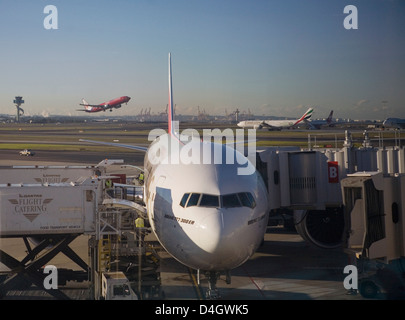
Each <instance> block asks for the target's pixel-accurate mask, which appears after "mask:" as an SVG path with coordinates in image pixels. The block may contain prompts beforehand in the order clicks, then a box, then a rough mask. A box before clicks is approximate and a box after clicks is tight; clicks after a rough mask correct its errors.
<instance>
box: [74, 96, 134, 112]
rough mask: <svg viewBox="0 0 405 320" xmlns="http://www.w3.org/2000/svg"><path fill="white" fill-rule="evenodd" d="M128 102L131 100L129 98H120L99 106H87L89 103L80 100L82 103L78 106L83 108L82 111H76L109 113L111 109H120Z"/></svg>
mask: <svg viewBox="0 0 405 320" xmlns="http://www.w3.org/2000/svg"><path fill="white" fill-rule="evenodd" d="M129 100H131V98H130V97H128V96H122V97H119V98H115V99H113V100H110V101H108V102H103V103H100V104H89V103H87V101H86V100H84V99H82V103H80V105H81V106H84V109H77V110H76V111H84V112H100V111H106V110H110V112H111V111H112V110H113V109H119V108H121V105H122V104H123V103H125V104H127V103H128V101H129Z"/></svg>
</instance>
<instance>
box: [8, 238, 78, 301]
mask: <svg viewBox="0 0 405 320" xmlns="http://www.w3.org/2000/svg"><path fill="white" fill-rule="evenodd" d="M76 237H77V235H66V236H64V237H63V238H58V241H57V242H56V243H54V241H53V238H45V239H43V240H42V241H41V242H40V243H39V244H38V245H37V246H36V247H35V248H33V249H32V250H31V249H28V248H27V249H28V254H27V256H26V257H25V258H24V259H23V260H21V262H20V261H18V260H17V259H15V258H13V257H12V256H10V255H9V254H7V253H6V252H4V251H2V250H0V262H2V263H3V264H4V265H6V266H7V267H8V268H9V269H11V274H12V275H11V276H10V277H9V278H8V279H6V280H5V281H4V282H3V283H1V284H0V297H1V296H2V295H5V294H6V293H7V291H9V290H11V289H13V288H16V287H19V286H20V285H26V286H27V285H28V286H29V285H31V284H32V283H33V284H35V285H36V286H37V287H38V288H43V289H44V290H45V288H44V280H45V278H46V275H45V274H43V273H42V271H41V267H43V266H44V265H46V263H48V262H49V261H50V260H52V259H53V258H54V257H55V256H56V255H57V254H58V253H59V252H64V253H65V254H66V252H67V253H68V254H69V255H71V252H70V251H71V249H70V248H69V249H67V248H68V245H69V244H70V243H71V242H72V241H73V240H74V239H75V238H76ZM26 244H27V243H26ZM51 244H52V245H54V246H53V247H52V248H51V249H49V250H48V251H47V252H46V253H45V254H43V255H41V256H38V255H39V253H40V252H41V251H43V250H44V249H46V248H47V247H48V246H49V245H51ZM73 256H74V255H73ZM30 260H31V262H29V263H27V262H28V261H30ZM83 263H84V262H83ZM46 292H48V293H49V294H51V295H52V296H54V297H55V298H57V299H62V300H68V299H69V297H68V296H66V295H65V294H64V293H63V292H61V291H60V290H58V289H50V290H46Z"/></svg>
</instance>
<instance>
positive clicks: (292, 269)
mask: <svg viewBox="0 0 405 320" xmlns="http://www.w3.org/2000/svg"><path fill="white" fill-rule="evenodd" d="M56 154H58V153H55V154H53V153H52V154H51V155H50V156H49V158H48V160H49V161H40V158H39V157H38V158H36V156H34V157H30V158H29V159H26V158H23V159H21V158H18V156H15V155H12V156H10V159H7V157H6V159H5V158H3V157H2V159H1V160H0V166H5V165H27V164H30V165H56V164H58V165H67V164H77V163H76V162H70V161H69V162H68V163H66V162H65V161H66V160H67V159H69V160H70V159H75V158H74V157H71V156H72V155H71V154H68V153H66V154H63V155H62V156H61V155H58V158H57V159H55V158H54V157H52V155H56ZM59 157H62V158H63V159H64V161H61V158H59ZM78 160H80V161H81V162H82V164H84V163H83V160H84V159H83V158H79V159H78ZM86 160H87V158H86ZM90 160H91V159H90ZM99 160H100V161H101V160H103V159H102V158H101V159H100V158H99V159H97V160H96V161H94V162H93V163H89V162H91V161H87V162H86V164H93V165H95V164H97V163H98V162H99ZM150 240H154V239H153V238H152V239H150ZM87 242H88V236H84V235H83V236H80V237H79V238H77V239H76V240H75V241H74V242H73V243H72V245H71V248H72V249H73V250H74V251H75V252H76V253H77V254H78V255H79V256H80V257H81V258H82V259H83V260H84V261H89V257H88V249H87ZM0 248H1V249H2V250H4V251H5V252H8V253H10V254H12V255H13V256H14V257H15V258H23V257H24V256H25V250H26V249H25V247H24V243H23V241H22V239H0ZM159 254H160V257H161V262H160V263H161V264H160V265H161V280H162V290H163V292H164V297H165V299H166V300H204V299H205V296H204V294H205V290H206V289H207V286H208V284H207V280H206V278H205V276H204V275H203V274H202V275H201V277H200V284H199V285H198V283H197V274H196V272H195V271H191V270H189V269H188V268H187V267H185V266H184V265H182V264H180V263H179V262H177V261H176V260H174V259H173V258H172V257H171V256H170V255H169V254H167V253H166V252H165V251H163V250H161V251H160V253H159ZM51 262H52V263H53V264H54V265H55V266H56V267H57V268H68V269H73V270H76V269H77V270H79V269H80V268H79V267H78V266H76V265H75V264H74V263H73V262H71V261H70V260H68V259H67V258H66V257H65V256H63V255H61V254H59V255H57V256H56V257H55V258H54V259H53V260H52V261H51ZM347 264H348V258H347V256H346V254H344V253H343V252H342V250H341V249H333V250H325V249H321V248H318V247H315V246H313V245H311V244H309V243H307V242H305V241H304V240H303V239H302V238H301V237H300V236H299V235H298V234H297V233H296V232H295V231H287V230H285V229H284V228H283V227H277V226H276V227H268V230H267V233H266V234H265V239H264V242H263V245H262V246H261V247H260V248H259V249H258V250H257V252H256V253H255V254H254V255H253V256H252V257H251V258H250V259H249V260H248V261H247V262H246V263H245V264H243V265H242V266H240V267H238V268H236V269H234V270H232V272H231V276H232V278H231V283H230V284H226V283H225V276H224V275H222V276H221V277H220V279H219V280H218V282H217V286H218V288H219V292H220V295H221V299H223V300H239V301H241V300H250V301H253V300H363V299H364V298H363V297H362V296H361V295H360V294H357V295H347V290H346V289H345V288H344V286H343V280H344V278H345V276H346V275H345V274H344V273H343V269H344V267H345V266H346V265H347ZM0 271H4V266H0ZM88 289H89V282H86V281H85V282H83V283H76V282H68V283H67V286H66V287H65V288H63V289H62V290H63V291H64V292H65V293H66V294H67V295H68V296H69V297H70V298H71V299H79V300H82V299H88V298H89V294H88ZM379 298H383V296H382V297H379ZM3 299H54V298H53V297H51V296H50V295H48V294H47V293H45V292H44V291H42V290H39V289H38V288H30V289H29V290H25V291H17V292H10V293H9V294H8V295H7V296H6V297H3Z"/></svg>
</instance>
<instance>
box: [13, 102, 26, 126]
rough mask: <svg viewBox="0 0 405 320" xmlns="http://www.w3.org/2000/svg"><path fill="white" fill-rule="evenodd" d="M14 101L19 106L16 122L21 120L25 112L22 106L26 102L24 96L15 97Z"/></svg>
mask: <svg viewBox="0 0 405 320" xmlns="http://www.w3.org/2000/svg"><path fill="white" fill-rule="evenodd" d="M13 103H14V104H15V106H16V108H17V117H16V119H15V120H16V122H17V123H18V122H20V116H22V115H23V114H24V110H23V109H22V108H21V105H22V104H23V103H24V100H23V99H22V97H15V99H14V101H13Z"/></svg>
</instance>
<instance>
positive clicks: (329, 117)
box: [326, 110, 333, 124]
mask: <svg viewBox="0 0 405 320" xmlns="http://www.w3.org/2000/svg"><path fill="white" fill-rule="evenodd" d="M332 117H333V110H331V112H330V113H329V116H328V118H327V119H326V123H328V124H329V123H331V122H332Z"/></svg>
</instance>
